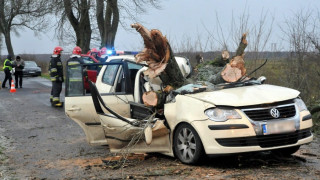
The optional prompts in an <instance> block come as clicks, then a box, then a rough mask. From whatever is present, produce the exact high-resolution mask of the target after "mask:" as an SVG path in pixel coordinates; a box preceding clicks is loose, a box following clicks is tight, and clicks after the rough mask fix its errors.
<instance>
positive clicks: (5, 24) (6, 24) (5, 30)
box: [0, 0, 15, 57]
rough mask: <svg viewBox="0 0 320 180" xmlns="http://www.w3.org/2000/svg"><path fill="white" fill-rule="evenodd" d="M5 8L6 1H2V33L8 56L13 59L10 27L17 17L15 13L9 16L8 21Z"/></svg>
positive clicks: (0, 7) (0, 19) (0, 15)
mask: <svg viewBox="0 0 320 180" xmlns="http://www.w3.org/2000/svg"><path fill="white" fill-rule="evenodd" d="M4 8H5V4H4V0H1V1H0V32H1V33H2V34H3V35H4V39H5V43H6V46H7V50H8V54H10V55H11V56H12V57H13V56H14V51H13V47H12V43H11V36H10V30H11V28H10V27H11V25H12V20H13V18H14V17H15V13H11V14H10V15H9V16H10V17H9V18H7V20H6V16H5V11H4Z"/></svg>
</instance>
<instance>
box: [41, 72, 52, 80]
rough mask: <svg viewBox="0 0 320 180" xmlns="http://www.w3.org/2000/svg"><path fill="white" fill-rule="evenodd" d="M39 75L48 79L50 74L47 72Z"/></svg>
mask: <svg viewBox="0 0 320 180" xmlns="http://www.w3.org/2000/svg"><path fill="white" fill-rule="evenodd" d="M41 77H42V78H45V79H48V80H50V75H49V73H42V74H41Z"/></svg>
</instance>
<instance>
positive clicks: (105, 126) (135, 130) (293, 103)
mask: <svg viewBox="0 0 320 180" xmlns="http://www.w3.org/2000/svg"><path fill="white" fill-rule="evenodd" d="M180 58H181V59H180ZM177 59H178V60H177V61H178V64H179V66H180V70H181V71H182V73H183V75H184V76H188V74H189V73H190V69H188V67H190V66H188V61H187V59H185V58H183V57H178V58H177ZM77 67H79V68H75V66H74V65H70V66H67V71H68V75H67V82H66V97H65V113H66V115H67V116H68V117H69V118H71V119H72V120H74V121H75V122H76V123H78V124H79V126H81V128H82V129H83V130H84V132H85V134H86V137H87V141H88V142H89V143H90V144H91V145H106V144H108V145H109V147H110V150H111V152H119V151H121V150H123V149H124V148H127V149H128V147H127V146H128V144H129V146H130V151H131V152H143V153H148V152H159V153H163V154H167V155H170V156H175V157H177V158H178V159H180V160H181V161H182V162H183V163H187V164H194V163H197V162H199V161H200V160H201V159H202V157H204V156H205V155H220V154H234V153H243V152H255V151H270V150H271V151H278V152H281V153H283V154H292V153H294V152H296V151H297V150H298V149H299V147H300V146H301V145H303V144H306V143H309V142H311V141H312V139H313V135H312V133H311V127H312V119H311V114H310V112H309V111H308V109H307V108H306V106H305V104H304V102H303V101H302V100H301V99H300V97H299V92H298V91H296V90H293V89H289V88H285V87H279V86H274V85H268V84H263V80H264V79H258V80H249V81H246V82H242V83H236V84H225V85H219V86H218V87H220V88H217V89H219V90H214V91H208V90H207V91H205V92H199V93H193V94H182V93H181V94H179V93H175V94H171V95H169V96H168V97H167V99H166V103H165V104H164V107H163V111H157V113H155V112H156V111H155V109H154V108H148V107H145V106H144V104H143V103H142V99H141V96H142V93H143V92H145V91H157V90H160V89H162V88H163V87H162V86H161V79H160V78H155V79H152V80H150V79H147V78H145V77H143V71H145V70H146V67H144V65H143V64H136V63H135V62H134V58H133V56H115V57H111V58H109V59H108V63H107V64H105V65H103V66H102V68H101V70H98V71H100V72H99V74H98V77H97V80H96V82H95V83H91V93H90V94H87V93H86V92H85V91H84V89H81V88H83V86H81V83H83V81H85V80H86V79H85V78H83V77H81V75H83V74H85V73H84V72H85V70H86V67H85V66H80V65H79V66H77ZM80 67H81V68H80ZM76 69H78V70H76ZM75 72H78V76H79V77H78V81H76V80H75V79H77V75H76V74H77V73H75ZM77 83H78V84H77ZM221 87H222V88H221ZM79 90H80V91H79ZM132 143H133V144H132Z"/></svg>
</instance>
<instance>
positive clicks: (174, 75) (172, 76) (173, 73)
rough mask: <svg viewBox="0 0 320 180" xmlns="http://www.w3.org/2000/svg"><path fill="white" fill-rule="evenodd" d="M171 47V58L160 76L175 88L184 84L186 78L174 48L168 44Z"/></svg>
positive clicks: (166, 83)
mask: <svg viewBox="0 0 320 180" xmlns="http://www.w3.org/2000/svg"><path fill="white" fill-rule="evenodd" d="M168 46H169V49H170V59H169V61H168V64H167V67H166V68H165V69H164V71H163V72H162V73H161V74H160V78H161V80H162V82H163V84H164V85H166V86H167V85H169V86H172V87H173V88H175V89H176V88H179V87H181V86H183V85H184V84H185V82H186V79H185V78H184V77H183V75H182V73H181V71H180V68H179V66H178V63H177V61H176V59H175V58H174V55H173V52H172V49H171V47H170V45H169V44H168Z"/></svg>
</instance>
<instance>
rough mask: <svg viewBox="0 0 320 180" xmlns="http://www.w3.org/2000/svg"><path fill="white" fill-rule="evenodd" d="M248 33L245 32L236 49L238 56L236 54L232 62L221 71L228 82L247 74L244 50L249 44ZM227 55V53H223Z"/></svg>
mask: <svg viewBox="0 0 320 180" xmlns="http://www.w3.org/2000/svg"><path fill="white" fill-rule="evenodd" d="M246 37H247V34H243V35H242V38H241V41H240V44H239V46H238V49H237V51H236V56H234V57H233V58H232V59H231V61H230V63H229V64H227V65H226V66H225V68H224V69H223V70H222V71H221V76H222V78H223V79H224V80H225V81H226V82H236V81H238V80H239V79H240V78H241V77H242V76H244V75H245V74H246V68H245V67H244V60H243V57H244V50H245V48H246V47H247V45H248V42H247V40H246ZM223 56H227V55H222V57H223Z"/></svg>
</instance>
